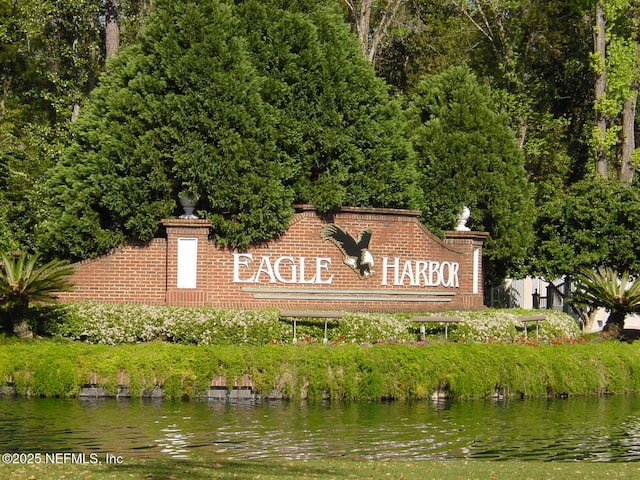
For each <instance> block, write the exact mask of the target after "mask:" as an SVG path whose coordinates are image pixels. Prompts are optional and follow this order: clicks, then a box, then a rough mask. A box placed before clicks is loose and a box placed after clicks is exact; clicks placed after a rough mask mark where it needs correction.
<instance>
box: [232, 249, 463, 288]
mask: <svg viewBox="0 0 640 480" xmlns="http://www.w3.org/2000/svg"><path fill="white" fill-rule="evenodd" d="M459 269H460V265H459V264H458V263H457V262H437V261H428V260H402V259H401V258H399V257H392V258H390V257H382V265H381V275H380V277H379V278H380V285H381V286H389V285H393V286H412V287H448V288H459V287H460V282H459V279H458V271H459ZM372 273H374V272H372ZM334 277H335V273H332V261H331V258H329V257H313V258H308V257H294V256H289V255H284V256H279V257H272V256H270V255H262V256H260V257H259V258H255V259H254V256H253V254H251V253H234V254H233V282H234V283H257V284H264V283H270V284H279V283H282V284H300V285H321V284H322V285H331V284H332V282H333V279H334ZM375 277H377V275H375V274H373V275H372V277H370V279H371V280H373V278H375ZM364 281H367V280H364ZM369 281H370V280H369Z"/></svg>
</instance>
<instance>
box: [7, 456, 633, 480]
mask: <svg viewBox="0 0 640 480" xmlns="http://www.w3.org/2000/svg"><path fill="white" fill-rule="evenodd" d="M638 476H640V466H639V465H638V464H636V463H633V462H629V463H585V462H580V463H575V462H564V463H563V462H551V463H550V462H517V461H506V462H483V461H462V460H461V461H451V462H426V461H425V462H356V461H349V460H340V459H323V460H321V461H320V460H318V461H302V460H298V461H266V460H259V461H256V460H248V461H226V460H221V459H218V460H216V459H208V460H186V461H175V460H155V459H154V460H151V459H124V462H123V464H121V465H105V464H102V465H9V466H7V465H2V464H0V477H1V478H8V479H11V478H15V479H18V478H51V479H52V478H64V479H66V480H80V479H89V478H91V479H93V480H102V479H110V480H114V479H115V480H124V479H127V480H131V479H145V480H147V479H153V478H180V479H184V480H192V479H218V480H227V479H238V478H245V479H248V478H259V479H261V480H287V479H292V480H293V479H296V480H297V479H300V478H305V479H314V480H330V479H337V478H349V479H355V480H357V479H368V480H372V479H374V480H375V479H404V480H413V479H415V480H430V479H442V480H448V479H451V480H471V479H498V480H513V479H550V480H552V479H558V480H572V479H576V480H582V479H585V478H613V479H615V478H638Z"/></svg>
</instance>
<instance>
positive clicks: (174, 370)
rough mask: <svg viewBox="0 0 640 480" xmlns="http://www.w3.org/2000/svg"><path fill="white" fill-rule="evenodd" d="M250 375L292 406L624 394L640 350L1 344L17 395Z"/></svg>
mask: <svg viewBox="0 0 640 480" xmlns="http://www.w3.org/2000/svg"><path fill="white" fill-rule="evenodd" d="M245 375H248V376H249V377H250V378H251V380H252V381H253V388H254V391H256V392H258V393H260V394H263V395H267V394H269V393H270V392H272V391H274V390H276V391H278V392H280V393H281V394H282V395H283V396H284V397H285V398H289V399H300V398H310V399H318V398H322V397H323V396H324V397H328V398H330V399H333V400H346V401H378V400H380V399H423V398H428V397H429V396H431V395H432V394H433V393H434V392H438V391H444V392H446V394H447V395H449V396H452V397H455V398H482V397H487V396H491V395H494V394H495V393H496V392H498V393H500V394H504V395H506V396H523V397H541V396H555V395H592V394H623V393H638V392H640V350H638V348H637V345H634V344H627V343H619V342H599V343H580V344H562V345H550V344H539V345H519V344H464V343H456V344H429V345H418V344H416V345H393V344H380V345H370V346H357V345H350V344H340V345H334V346H320V345H298V346H293V345H268V346H206V345H200V346H190V345H175V344H168V343H160V342H153V343H144V344H135V345H119V346H108V345H89V344H85V343H81V342H71V341H53V340H41V339H40V340H31V341H17V340H5V341H4V343H3V344H2V345H1V346H0V384H2V385H3V386H9V385H11V386H13V387H14V388H15V390H16V391H17V393H18V394H20V395H34V396H46V397H53V396H76V395H78V393H79V391H80V389H81V387H82V386H83V385H85V384H88V383H91V384H95V386H99V387H103V388H105V389H106V391H107V392H109V393H111V394H115V393H116V391H117V389H118V385H119V384H123V385H126V386H128V388H129V391H130V393H131V394H132V395H133V396H137V395H142V394H143V393H144V392H145V391H149V390H151V389H154V388H156V387H162V389H163V394H164V396H165V397H168V398H193V397H195V396H201V395H203V393H204V392H205V391H206V390H207V389H208V388H209V385H210V381H211V380H212V379H214V378H223V379H225V380H226V382H227V385H229V386H232V385H233V383H234V381H236V380H238V379H240V378H242V377H243V376H245Z"/></svg>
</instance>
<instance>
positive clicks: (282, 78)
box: [238, 0, 419, 212]
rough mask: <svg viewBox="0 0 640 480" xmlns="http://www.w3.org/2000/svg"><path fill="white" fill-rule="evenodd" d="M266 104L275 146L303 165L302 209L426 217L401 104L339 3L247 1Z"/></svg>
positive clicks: (298, 181)
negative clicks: (380, 210) (403, 211)
mask: <svg viewBox="0 0 640 480" xmlns="http://www.w3.org/2000/svg"><path fill="white" fill-rule="evenodd" d="M238 4H239V18H240V21H241V24H242V26H243V27H244V31H245V33H244V35H245V37H246V38H247V40H248V46H249V48H250V49H251V51H252V58H253V59H254V60H255V65H256V68H257V69H258V71H260V72H262V73H264V75H265V76H267V77H268V81H267V82H265V83H264V84H263V85H264V90H263V92H262V97H263V98H264V100H265V101H266V102H268V103H269V104H270V105H271V106H272V107H274V109H275V110H276V112H277V115H278V120H277V123H278V124H279V125H280V127H279V128H278V130H277V131H276V132H275V133H276V135H277V138H274V139H275V141H276V142H277V145H278V146H279V147H280V149H281V150H282V151H284V152H287V153H288V154H290V155H291V156H292V157H293V158H295V161H296V164H297V174H296V176H295V178H294V179H293V181H292V185H293V187H294V189H295V201H296V202H299V203H312V204H314V205H315V206H316V207H317V208H318V209H319V210H320V211H321V212H329V211H331V210H335V209H337V208H339V207H341V206H343V205H351V206H362V207H391V208H407V207H408V208H419V196H418V189H417V187H416V183H415V178H416V176H417V174H416V171H415V166H414V158H413V156H412V151H411V145H410V142H409V141H408V140H407V139H406V137H405V133H404V130H405V129H404V125H403V123H402V112H401V109H400V105H399V104H398V103H397V102H395V101H392V100H391V99H390V97H389V94H388V88H387V86H386V85H385V83H384V82H383V81H382V80H381V79H379V78H377V77H376V75H375V71H374V69H373V67H372V65H371V64H370V63H369V62H367V61H366V60H365V59H364V58H363V57H362V55H361V53H360V52H359V49H358V42H357V39H355V38H354V37H353V35H352V34H351V33H350V32H349V31H348V29H346V28H345V25H344V22H343V20H342V17H341V12H340V10H339V9H338V8H337V4H332V3H327V2H323V1H318V0H298V1H295V2H294V1H290V2H288V3H287V8H286V9H285V8H281V7H278V5H279V3H278V2H274V3H273V4H271V3H270V2H264V1H256V0H252V1H247V2H238Z"/></svg>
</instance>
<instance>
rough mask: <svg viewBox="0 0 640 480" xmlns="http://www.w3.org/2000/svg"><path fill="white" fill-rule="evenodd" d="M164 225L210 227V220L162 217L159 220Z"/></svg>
mask: <svg viewBox="0 0 640 480" xmlns="http://www.w3.org/2000/svg"><path fill="white" fill-rule="evenodd" d="M160 222H161V223H162V225H164V226H165V227H198V228H202V227H210V226H211V222H210V221H209V220H207V219H204V218H163V219H162V220H160Z"/></svg>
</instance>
